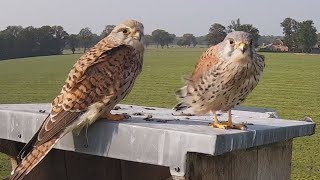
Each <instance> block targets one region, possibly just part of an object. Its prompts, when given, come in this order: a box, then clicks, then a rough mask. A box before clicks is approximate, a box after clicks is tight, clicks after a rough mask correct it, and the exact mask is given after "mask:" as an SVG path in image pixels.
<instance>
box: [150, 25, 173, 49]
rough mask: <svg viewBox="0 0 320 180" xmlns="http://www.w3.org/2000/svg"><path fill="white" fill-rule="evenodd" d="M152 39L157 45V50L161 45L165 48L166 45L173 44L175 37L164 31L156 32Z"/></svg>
mask: <svg viewBox="0 0 320 180" xmlns="http://www.w3.org/2000/svg"><path fill="white" fill-rule="evenodd" d="M151 35H152V39H153V41H154V42H155V43H156V45H157V48H158V46H159V45H160V46H161V48H163V47H164V46H165V45H167V46H168V45H169V44H170V43H172V42H173V40H174V37H175V35H174V36H173V35H170V34H169V33H168V32H167V31H165V30H162V29H157V30H154V31H153V32H152V33H151Z"/></svg>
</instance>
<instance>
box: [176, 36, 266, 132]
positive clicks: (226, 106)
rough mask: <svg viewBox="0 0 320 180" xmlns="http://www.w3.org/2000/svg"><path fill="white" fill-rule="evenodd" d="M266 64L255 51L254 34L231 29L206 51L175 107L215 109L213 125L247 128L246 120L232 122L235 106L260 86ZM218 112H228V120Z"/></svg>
mask: <svg viewBox="0 0 320 180" xmlns="http://www.w3.org/2000/svg"><path fill="white" fill-rule="evenodd" d="M264 67H265V63H264V57H263V56H261V55H259V54H257V53H256V52H255V49H254V45H253V39H252V35H251V34H249V33H246V32H242V31H235V32H231V33H229V34H228V35H227V36H226V38H225V39H224V40H223V41H222V42H221V43H219V44H217V45H215V46H212V47H210V48H209V49H208V50H207V51H205V52H204V53H203V54H202V56H201V57H200V59H199V61H198V63H197V64H196V67H195V69H194V71H193V73H192V76H191V77H190V78H189V79H187V80H186V85H185V86H184V87H182V88H181V89H180V90H178V91H177V92H176V95H177V98H178V100H179V101H180V103H179V104H177V105H176V106H175V107H174V109H175V110H177V111H182V110H186V109H190V110H192V111H193V112H194V113H195V114H205V113H208V112H210V111H211V112H212V113H213V115H214V121H213V122H212V123H210V125H211V126H213V127H216V128H223V129H225V128H233V129H245V128H246V125H245V123H242V124H240V125H235V124H233V123H232V115H231V109H232V108H233V107H234V106H235V105H238V104H240V103H241V102H243V101H244V100H245V98H246V97H247V96H248V95H249V93H250V92H251V91H252V90H253V89H254V88H255V87H256V86H257V84H258V83H259V80H260V78H261V74H262V72H263V69H264ZM217 111H224V112H226V111H228V121H224V122H219V121H218V117H217V114H216V112H217Z"/></svg>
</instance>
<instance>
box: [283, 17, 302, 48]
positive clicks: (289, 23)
mask: <svg viewBox="0 0 320 180" xmlns="http://www.w3.org/2000/svg"><path fill="white" fill-rule="evenodd" d="M280 25H281V27H282V28H283V34H284V43H285V45H286V46H288V48H289V51H294V49H295V48H297V47H298V28H299V23H298V22H297V21H296V20H294V19H292V18H286V19H284V20H283V21H282V22H281V23H280Z"/></svg>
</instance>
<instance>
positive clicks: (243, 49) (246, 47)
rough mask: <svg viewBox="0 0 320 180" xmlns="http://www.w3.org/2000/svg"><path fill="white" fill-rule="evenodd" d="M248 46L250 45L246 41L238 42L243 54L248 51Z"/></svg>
mask: <svg viewBox="0 0 320 180" xmlns="http://www.w3.org/2000/svg"><path fill="white" fill-rule="evenodd" d="M248 47H249V45H248V44H247V43H244V42H240V43H239V44H238V46H237V48H238V49H240V50H241V52H242V53H243V54H244V52H246V50H247V49H248Z"/></svg>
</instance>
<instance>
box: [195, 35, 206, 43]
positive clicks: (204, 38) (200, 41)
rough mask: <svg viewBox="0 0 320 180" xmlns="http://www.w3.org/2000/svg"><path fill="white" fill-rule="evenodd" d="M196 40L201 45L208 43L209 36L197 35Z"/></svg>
mask: <svg viewBox="0 0 320 180" xmlns="http://www.w3.org/2000/svg"><path fill="white" fill-rule="evenodd" d="M196 41H197V42H198V44H199V45H208V38H207V36H206V35H205V36H198V37H196Z"/></svg>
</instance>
